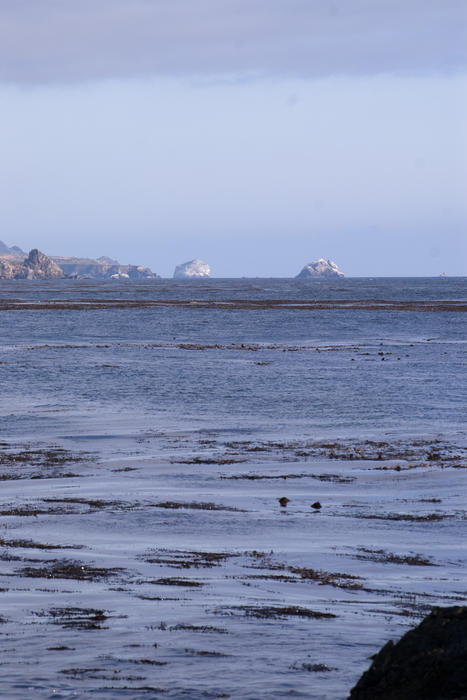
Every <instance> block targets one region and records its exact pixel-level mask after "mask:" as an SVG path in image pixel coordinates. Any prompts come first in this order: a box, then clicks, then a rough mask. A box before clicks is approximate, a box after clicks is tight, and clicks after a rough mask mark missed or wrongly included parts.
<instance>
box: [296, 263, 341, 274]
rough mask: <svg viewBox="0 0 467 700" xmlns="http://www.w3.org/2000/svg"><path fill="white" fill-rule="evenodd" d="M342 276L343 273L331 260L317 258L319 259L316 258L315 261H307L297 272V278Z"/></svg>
mask: <svg viewBox="0 0 467 700" xmlns="http://www.w3.org/2000/svg"><path fill="white" fill-rule="evenodd" d="M343 276H344V273H343V272H341V271H340V270H339V268H338V267H337V265H336V263H335V262H334V261H333V260H325V259H324V258H319V260H316V262H311V263H308V265H305V267H304V268H303V270H301V271H300V272H299V273H298V275H297V278H307V277H343Z"/></svg>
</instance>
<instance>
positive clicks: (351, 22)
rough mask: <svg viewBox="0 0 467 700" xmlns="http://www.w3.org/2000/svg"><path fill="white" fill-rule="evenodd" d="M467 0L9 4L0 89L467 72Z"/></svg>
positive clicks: (2, 23)
mask: <svg viewBox="0 0 467 700" xmlns="http://www.w3.org/2000/svg"><path fill="white" fill-rule="evenodd" d="M466 26H467V5H466V3H465V0H1V4H0V81H2V82H9V83H24V84H41V83H67V82H80V81H93V80H101V79H114V78H117V79H119V78H135V77H145V76H154V75H163V76H201V77H212V76H214V77H218V76H235V77H238V76H243V77H248V76H277V75H279V76H282V77H287V76H288V77H291V76H292V77H313V76H320V77H321V76H327V75H331V74H347V75H371V74H375V73H381V72H398V73H400V72H402V73H425V74H426V73H434V72H451V71H456V70H459V69H465V68H466V67H467V30H466Z"/></svg>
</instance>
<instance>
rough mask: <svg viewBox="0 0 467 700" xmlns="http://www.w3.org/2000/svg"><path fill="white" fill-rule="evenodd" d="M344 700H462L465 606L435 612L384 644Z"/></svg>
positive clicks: (465, 692) (466, 684)
mask: <svg viewBox="0 0 467 700" xmlns="http://www.w3.org/2000/svg"><path fill="white" fill-rule="evenodd" d="M349 700H467V607H465V606H463V607H451V608H435V609H434V610H433V611H432V612H431V614H430V615H428V616H427V617H426V618H425V619H424V620H423V621H422V622H421V623H420V624H419V626H418V627H416V628H415V629H413V630H410V631H409V632H407V633H406V634H405V635H404V636H403V637H402V639H400V640H399V641H398V642H397V643H396V644H394V643H393V642H392V641H389V642H387V644H385V645H384V647H383V648H382V649H381V650H380V651H379V652H378V653H377V654H376V656H375V657H374V661H373V663H372V664H371V666H370V668H369V669H368V671H366V672H365V673H364V674H363V675H362V677H361V678H360V680H359V681H358V683H357V685H356V686H355V687H354V688H353V689H352V691H351V693H350V696H349Z"/></svg>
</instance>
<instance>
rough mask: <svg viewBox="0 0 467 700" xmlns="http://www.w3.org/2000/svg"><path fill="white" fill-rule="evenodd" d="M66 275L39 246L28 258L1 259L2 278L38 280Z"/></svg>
mask: <svg viewBox="0 0 467 700" xmlns="http://www.w3.org/2000/svg"><path fill="white" fill-rule="evenodd" d="M60 277H65V275H64V274H63V270H61V269H60V268H59V266H58V265H57V264H56V263H54V261H53V260H52V259H51V258H49V257H48V256H47V255H44V253H41V252H40V251H39V250H37V248H34V249H33V250H31V252H30V253H29V255H28V256H27V258H25V259H24V260H23V259H22V257H18V258H17V259H15V258H14V257H9V258H4V259H0V279H6V280H12V279H20V280H37V279H55V278H60Z"/></svg>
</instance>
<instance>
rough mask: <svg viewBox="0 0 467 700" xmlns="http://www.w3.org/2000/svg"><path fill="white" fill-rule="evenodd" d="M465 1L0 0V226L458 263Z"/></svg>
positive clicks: (237, 249)
mask: <svg viewBox="0 0 467 700" xmlns="http://www.w3.org/2000/svg"><path fill="white" fill-rule="evenodd" d="M466 193H467V3H466V2H465V0H410V1H409V2H408V1H407V0H378V2H375V1H374V0H80V2H76V0H0V240H3V241H5V242H6V243H7V244H8V245H14V244H16V245H19V246H21V247H22V248H23V249H25V250H29V249H30V248H32V247H39V248H40V249H41V250H43V251H44V252H46V253H48V254H54V255H77V256H90V257H94V256H100V255H108V256H111V257H114V258H117V259H119V260H120V261H121V262H122V263H132V264H144V265H148V266H150V267H151V268H152V269H153V270H154V271H155V272H157V273H159V274H160V275H162V276H163V277H170V276H172V274H173V270H174V268H175V266H176V265H178V264H180V263H182V262H185V261H187V260H190V259H192V258H195V257H199V258H201V259H203V260H205V261H206V262H208V263H209V265H210V266H211V270H212V275H213V276H215V277H241V276H259V277H268V276H277V277H289V276H293V275H295V274H297V273H298V272H299V270H300V269H301V268H302V267H303V266H304V265H305V264H306V263H308V262H311V261H313V260H316V259H317V258H319V257H324V258H331V259H333V260H335V261H336V262H337V264H338V265H339V268H340V269H341V270H342V271H343V272H344V273H345V274H346V275H348V276H376V275H381V276H400V275H439V274H440V273H441V272H445V273H446V274H448V275H467V197H466Z"/></svg>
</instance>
